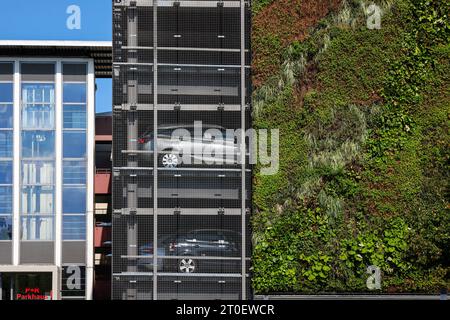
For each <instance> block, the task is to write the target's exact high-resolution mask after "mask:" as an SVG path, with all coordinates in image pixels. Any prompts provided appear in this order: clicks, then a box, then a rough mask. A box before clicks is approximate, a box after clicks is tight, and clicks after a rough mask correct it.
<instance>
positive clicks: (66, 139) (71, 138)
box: [63, 131, 86, 158]
mask: <svg viewBox="0 0 450 320" xmlns="http://www.w3.org/2000/svg"><path fill="white" fill-rule="evenodd" d="M63 144H64V145H63V157H64V158H84V157H85V156H86V132H85V131H65V132H64V133H63Z"/></svg>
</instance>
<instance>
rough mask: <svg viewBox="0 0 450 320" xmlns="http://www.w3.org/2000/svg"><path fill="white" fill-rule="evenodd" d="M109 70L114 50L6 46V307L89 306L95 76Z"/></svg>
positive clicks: (0, 176)
mask: <svg viewBox="0 0 450 320" xmlns="http://www.w3.org/2000/svg"><path fill="white" fill-rule="evenodd" d="M110 63H111V43H110V42H106V43H105V42H71V41H0V300H1V299H8V300H30V299H33V300H34V299H39V300H40V299H91V298H92V286H93V277H94V270H93V263H94V262H93V261H94V258H93V255H94V252H93V248H94V244H93V235H94V231H93V228H94V226H93V222H94V219H93V211H94V209H93V205H94V200H93V197H94V190H93V186H94V170H93V168H94V135H95V132H94V121H95V75H97V76H100V77H104V76H106V77H109V76H110V70H111V67H110ZM91 168H92V169H91Z"/></svg>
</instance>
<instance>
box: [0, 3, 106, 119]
mask: <svg viewBox="0 0 450 320" xmlns="http://www.w3.org/2000/svg"><path fill="white" fill-rule="evenodd" d="M70 5H77V6H79V7H80V9H81V29H80V30H69V29H68V28H67V27H66V21H67V18H68V17H69V14H67V13H66V10H67V7H69V6H70ZM111 7H112V1H111V0H12V1H2V4H1V9H0V39H1V40H111V38H112V35H111V33H112V22H111V19H112V17H111V16H112V8H111ZM111 91H112V89H111V80H110V79H98V80H97V112H104V111H110V110H111V105H112V101H111V100H112V92H111Z"/></svg>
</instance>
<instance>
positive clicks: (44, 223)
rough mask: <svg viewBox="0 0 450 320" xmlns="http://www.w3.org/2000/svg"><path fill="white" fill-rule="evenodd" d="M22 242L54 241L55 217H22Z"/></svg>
mask: <svg viewBox="0 0 450 320" xmlns="http://www.w3.org/2000/svg"><path fill="white" fill-rule="evenodd" d="M21 227H22V230H21V231H22V232H21V234H22V240H53V217H48V216H33V217H22V225H21Z"/></svg>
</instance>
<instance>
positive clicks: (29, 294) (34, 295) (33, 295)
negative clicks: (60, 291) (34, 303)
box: [16, 288, 52, 300]
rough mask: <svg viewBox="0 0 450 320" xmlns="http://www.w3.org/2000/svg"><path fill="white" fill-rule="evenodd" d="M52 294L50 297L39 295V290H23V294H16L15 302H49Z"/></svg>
mask: <svg viewBox="0 0 450 320" xmlns="http://www.w3.org/2000/svg"><path fill="white" fill-rule="evenodd" d="M51 299H52V292H51V291H50V295H45V294H42V293H41V289H39V288H25V292H24V293H17V294H16V300H51Z"/></svg>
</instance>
